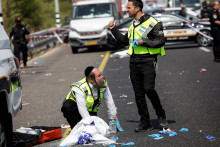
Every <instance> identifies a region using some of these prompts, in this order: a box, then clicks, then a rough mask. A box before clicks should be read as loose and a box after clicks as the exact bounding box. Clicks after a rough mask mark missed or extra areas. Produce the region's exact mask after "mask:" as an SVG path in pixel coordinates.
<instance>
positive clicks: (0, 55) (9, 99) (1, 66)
mask: <svg viewBox="0 0 220 147" xmlns="http://www.w3.org/2000/svg"><path fill="white" fill-rule="evenodd" d="M0 34H1V35H0V147H6V146H7V147H9V146H12V142H13V140H12V136H13V135H12V130H13V125H12V124H13V123H12V119H13V117H15V115H16V114H17V113H18V111H19V110H20V109H21V106H22V90H21V79H20V70H19V61H18V58H16V57H15V56H14V55H13V53H12V51H11V48H10V41H9V38H8V36H7V34H6V32H5V30H4V28H3V26H2V25H1V24H0Z"/></svg>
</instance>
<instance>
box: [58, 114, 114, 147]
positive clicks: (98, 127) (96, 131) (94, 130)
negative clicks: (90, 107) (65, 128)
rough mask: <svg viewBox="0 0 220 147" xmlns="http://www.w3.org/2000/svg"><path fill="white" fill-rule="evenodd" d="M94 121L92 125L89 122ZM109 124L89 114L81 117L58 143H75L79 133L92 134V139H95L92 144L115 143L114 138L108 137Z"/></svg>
mask: <svg viewBox="0 0 220 147" xmlns="http://www.w3.org/2000/svg"><path fill="white" fill-rule="evenodd" d="M92 122H94V125H93V124H91V123H92ZM108 129H109V126H108V125H107V124H106V122H105V121H104V120H102V119H101V118H99V117H97V116H90V117H86V118H84V119H82V120H81V121H80V122H79V123H78V124H77V125H76V126H75V127H74V128H73V129H72V131H71V132H70V134H69V136H67V137H66V138H65V139H64V140H63V141H62V142H61V144H60V146H61V147H62V146H66V145H77V144H78V139H79V137H80V136H81V135H83V134H85V132H86V133H89V134H91V135H92V139H93V140H94V141H95V142H94V144H103V143H105V144H112V143H115V141H114V140H110V139H108V138H107V137H106V136H107V135H108Z"/></svg>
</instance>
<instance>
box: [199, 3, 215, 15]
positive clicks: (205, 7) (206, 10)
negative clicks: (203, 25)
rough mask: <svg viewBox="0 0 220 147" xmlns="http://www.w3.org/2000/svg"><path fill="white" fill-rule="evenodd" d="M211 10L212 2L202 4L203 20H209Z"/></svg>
mask: <svg viewBox="0 0 220 147" xmlns="http://www.w3.org/2000/svg"><path fill="white" fill-rule="evenodd" d="M211 9H212V2H211V1H210V0H206V1H204V2H202V10H201V18H208V17H209V13H210V12H211Z"/></svg>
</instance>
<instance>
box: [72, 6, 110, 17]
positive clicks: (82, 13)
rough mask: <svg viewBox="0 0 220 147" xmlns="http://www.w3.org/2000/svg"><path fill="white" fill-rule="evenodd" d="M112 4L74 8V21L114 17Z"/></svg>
mask: <svg viewBox="0 0 220 147" xmlns="http://www.w3.org/2000/svg"><path fill="white" fill-rule="evenodd" d="M112 14H113V13H112V4H110V3H103V4H91V5H79V6H75V7H73V15H72V18H73V19H86V18H100V17H110V16H112Z"/></svg>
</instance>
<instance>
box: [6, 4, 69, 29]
mask: <svg viewBox="0 0 220 147" xmlns="http://www.w3.org/2000/svg"><path fill="white" fill-rule="evenodd" d="M2 5H3V19H4V27H5V29H6V31H7V32H10V30H11V28H12V26H13V25H14V24H15V18H16V17H21V19H22V24H25V25H27V26H28V28H29V30H30V31H31V32H36V31H39V30H43V29H48V28H51V27H55V21H56V19H55V2H54V0H2ZM59 7H60V17H61V25H64V23H65V22H64V21H65V17H66V16H70V15H71V11H72V2H71V0H59Z"/></svg>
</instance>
